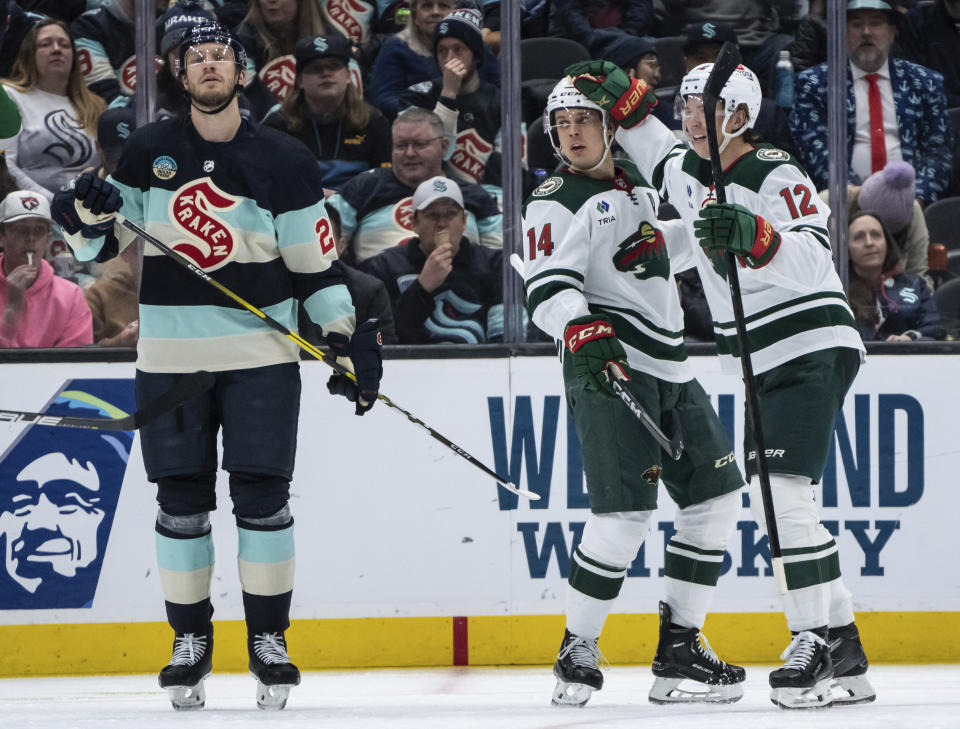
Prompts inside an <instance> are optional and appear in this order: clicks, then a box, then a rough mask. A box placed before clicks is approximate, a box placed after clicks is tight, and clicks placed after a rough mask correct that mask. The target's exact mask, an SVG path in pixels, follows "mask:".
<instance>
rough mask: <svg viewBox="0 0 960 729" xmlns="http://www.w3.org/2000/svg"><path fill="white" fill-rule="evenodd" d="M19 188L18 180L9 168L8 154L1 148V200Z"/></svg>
mask: <svg viewBox="0 0 960 729" xmlns="http://www.w3.org/2000/svg"><path fill="white" fill-rule="evenodd" d="M16 189H17V181H16V180H15V179H14V178H13V175H11V174H10V170H9V169H7V156H6V155H5V154H4V153H3V150H2V149H0V200H3V198H5V197H6V196H7V195H9V194H10V193H11V192H13V191H14V190H16Z"/></svg>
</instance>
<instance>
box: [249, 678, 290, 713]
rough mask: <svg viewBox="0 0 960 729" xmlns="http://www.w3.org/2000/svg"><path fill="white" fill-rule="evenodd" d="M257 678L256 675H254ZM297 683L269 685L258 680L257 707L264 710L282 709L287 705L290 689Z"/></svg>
mask: <svg viewBox="0 0 960 729" xmlns="http://www.w3.org/2000/svg"><path fill="white" fill-rule="evenodd" d="M254 678H256V676H254ZM294 686H296V684H294V683H287V684H277V685H275V686H268V685H267V684H265V683H263V682H261V681H260V680H259V679H258V680H257V708H258V709H261V710H263V711H281V710H282V709H283V708H284V707H285V706H286V705H287V697H289V696H290V689H292V688H293V687H294Z"/></svg>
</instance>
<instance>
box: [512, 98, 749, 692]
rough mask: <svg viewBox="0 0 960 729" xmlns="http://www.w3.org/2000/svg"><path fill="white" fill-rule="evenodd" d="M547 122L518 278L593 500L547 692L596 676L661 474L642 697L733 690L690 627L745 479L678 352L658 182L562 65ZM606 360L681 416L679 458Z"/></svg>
mask: <svg viewBox="0 0 960 729" xmlns="http://www.w3.org/2000/svg"><path fill="white" fill-rule="evenodd" d="M544 128H545V130H546V131H547V133H548V134H549V136H550V141H551V143H552V145H553V148H554V150H555V151H556V152H557V154H558V156H560V158H561V159H562V161H563V162H564V164H565V165H566V167H565V169H564V170H563V171H562V172H560V173H558V174H556V175H554V176H553V177H550V178H548V179H547V180H545V181H544V182H543V183H542V184H541V185H540V186H539V187H538V188H537V189H536V190H534V192H533V193H532V194H531V196H530V197H529V198H528V200H527V201H526V204H525V205H524V208H523V230H524V279H525V286H526V292H527V297H528V302H529V309H530V315H531V318H532V320H533V321H534V323H536V324H537V326H539V327H540V328H541V329H542V330H543V331H545V332H546V333H547V334H549V335H551V336H552V337H554V338H555V339H556V340H558V342H561V343H562V345H561V352H562V354H563V357H562V359H563V377H564V387H565V392H566V398H567V407H568V408H569V411H570V413H571V415H572V417H573V420H574V423H575V424H576V428H577V435H578V437H579V439H580V445H581V450H582V452H583V463H584V469H585V472H586V477H587V478H586V480H587V490H588V493H589V496H590V508H591V514H590V516H589V518H588V520H587V524H586V526H585V528H584V531H583V538H582V540H581V541H580V543H579V545H578V546H577V548H576V549H575V551H574V554H573V563H572V565H571V570H570V578H569V585H568V590H567V611H566V613H567V624H566V632H565V634H564V638H563V642H562V644H561V647H560V652H559V655H558V656H557V662H556V664H555V666H554V674H555V675H556V678H557V685H556V688H555V690H554V693H553V703H554V704H557V705H568V706H569V705H574V706H582V705H583V704H584V703H586V701H587V700H588V699H589V698H590V695H591V693H592V692H593V691H595V690H597V689H600V688H601V687H602V686H603V674H602V673H601V671H600V670H599V668H598V666H599V664H600V663H602V662H603V658H602V655H601V653H600V650H599V647H598V643H597V641H598V638H599V636H600V632H601V629H602V628H603V624H604V621H605V620H606V617H607V615H608V613H609V612H610V610H611V609H612V607H613V604H614V601H615V599H616V597H617V596H618V595H619V593H620V589H621V587H622V585H623V581H624V578H625V577H626V574H627V569H628V568H629V566H630V564H631V563H632V562H633V560H634V559H635V558H636V556H637V552H638V550H639V549H640V546H641V545H642V544H643V541H644V537H645V536H646V533H647V531H648V529H649V527H650V518H651V514H652V513H653V510H654V509H655V508H656V505H657V489H658V485H659V483H660V481H661V479H662V481H663V483H664V485H665V487H666V489H667V492H668V493H669V494H670V496H671V497H672V498H673V500H674V501H675V502H676V504H677V506H678V511H677V515H676V528H677V532H676V534H675V535H674V536H673V537H672V538H671V539H670V542H669V544H668V545H667V550H666V562H665V575H666V579H665V583H666V596H665V598H664V600H663V601H662V602H661V603H660V640H659V645H658V648H657V653H656V656H655V658H654V661H653V672H654V675H655V676H656V678H655V680H654V685H653V687H652V688H651V690H650V694H649V698H650V700H651V701H653V702H656V703H672V702H694V701H699V702H717V703H719V702H731V701H736V700H738V699H739V698H740V697H741V696H742V695H743V687H742V684H743V681H744V678H745V673H744V670H743V669H742V668H740V667H739V666H733V665H730V664H727V663H725V662H723V661H722V660H720V659H719V658H717V656H716V654H714V652H713V651H712V650H711V649H710V647H709V645H708V644H707V642H706V639H705V638H703V636H701V634H700V629H701V627H702V626H703V622H704V619H705V617H706V613H707V610H708V607H709V604H710V600H711V598H712V595H713V592H714V588H715V586H716V583H717V579H718V577H719V575H720V567H721V563H722V561H723V554H724V548H725V546H726V544H727V540H728V539H729V537H730V534H731V533H732V532H733V531H734V529H735V527H736V520H737V516H738V514H739V511H740V488H741V487H742V485H743V480H742V478H741V476H740V472H739V471H738V469H737V467H736V465H735V459H734V458H733V454H732V453H731V452H730V445H729V443H728V442H727V440H726V436H725V435H724V432H723V429H722V428H721V425H720V422H719V419H718V417H717V414H716V413H715V412H714V410H713V408H712V407H711V405H710V401H709V399H708V398H707V396H706V394H705V393H704V391H703V388H702V387H701V386H700V384H699V383H698V382H697V381H696V380H694V379H693V376H692V374H691V372H690V368H689V365H688V363H687V355H686V351H685V349H684V345H683V314H682V312H681V309H680V300H679V296H678V294H677V289H676V285H675V284H674V281H673V277H672V264H673V263H674V262H673V261H671V259H670V258H669V257H668V256H667V251H666V248H665V245H664V230H663V226H662V223H661V222H660V221H658V220H657V203H658V198H657V195H656V191H655V190H654V188H652V187H651V186H650V185H649V184H648V183H647V182H646V181H645V180H644V178H643V177H641V176H640V175H639V174H638V173H637V170H636V168H635V167H634V166H633V165H631V164H629V163H627V164H624V165H619V163H618V164H617V165H615V164H614V160H613V158H612V156H611V154H610V143H611V140H612V137H613V126H612V124H611V123H610V122H609V117H608V115H607V114H606V112H604V111H603V110H601V109H600V108H599V107H598V106H597V105H596V104H594V103H593V102H591V101H589V100H588V99H586V98H585V97H584V96H583V95H582V94H581V93H580V92H578V91H577V90H576V89H575V88H574V87H573V85H572V83H571V82H570V80H569V79H565V80H563V81H561V82H560V83H559V84H557V86H556V87H555V88H554V90H553V92H552V93H551V95H550V97H549V100H548V102H547V108H546V111H545V113H544ZM612 376H615V377H617V378H618V379H619V380H620V381H621V384H623V385H624V386H625V387H626V388H628V389H629V391H630V392H631V393H632V394H633V396H634V397H635V398H636V399H637V400H639V401H640V403H641V404H642V405H643V407H644V408H645V409H646V410H647V412H648V413H649V414H650V415H651V416H652V417H653V419H654V420H655V421H657V423H658V424H659V425H660V426H661V428H662V429H663V430H666V431H668V432H673V433H675V432H676V429H677V428H679V429H680V430H682V432H683V434H684V436H685V441H686V448H685V450H684V451H683V454H682V455H681V457H680V458H679V460H672V459H671V458H670V456H669V455H666V454H665V451H663V450H662V449H661V448H660V446H659V445H658V444H657V442H656V441H655V440H654V438H653V437H652V436H651V434H650V433H649V432H647V430H646V429H645V428H644V427H643V426H642V425H641V423H640V421H639V420H637V418H636V417H635V416H634V414H633V412H631V410H629V409H628V408H627V407H626V405H624V404H623V403H622V402H620V401H619V400H616V399H614V397H613V390H612V389H611V385H610V381H609V380H608V377H612Z"/></svg>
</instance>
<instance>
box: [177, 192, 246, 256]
mask: <svg viewBox="0 0 960 729" xmlns="http://www.w3.org/2000/svg"><path fill="white" fill-rule="evenodd" d="M242 201H243V199H242V198H239V197H235V196H233V195H228V194H227V193H225V192H224V191H223V190H221V189H220V188H219V187H217V186H216V185H215V184H214V183H213V180H211V179H210V178H209V177H204V178H201V179H199V180H194V181H192V182H189V183H187V184H186V185H184V186H183V187H181V188H180V189H179V190H177V191H176V192H175V193H174V194H173V196H172V197H171V198H170V205H169V208H170V209H169V212H170V220H171V221H173V223H174V225H176V226H177V228H179V229H180V230H181V231H182V232H184V233H186V235H187V236H188V238H187V240H181V241H177V242H176V243H174V244H173V246H172V247H173V249H174V250H175V251H177V252H178V253H181V254H183V255H185V256H186V257H187V258H189V259H190V260H191V261H193V262H194V263H196V264H197V265H198V266H199V267H200V268H202V269H203V270H205V271H213V270H216V269H218V268H220V267H221V266H224V265H226V264H227V263H229V262H230V261H232V260H233V259H234V258H235V257H236V255H237V240H238V237H237V234H236V231H234V229H233V228H232V227H231V226H230V225H229V224H227V222H226V221H224V220H223V218H221V217H219V216H217V215H215V213H225V212H227V211H228V210H233V209H234V208H235V207H237V206H238V205H239V204H240V203H241V202H242Z"/></svg>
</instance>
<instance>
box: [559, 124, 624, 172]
mask: <svg viewBox="0 0 960 729" xmlns="http://www.w3.org/2000/svg"><path fill="white" fill-rule="evenodd" d="M604 128H606V113H605V112H604ZM612 144H613V135H612V134H610V135H609V136H608V135H606V134H604V140H603V156H602V157H601V158H600V161H599V162H597V163H596V164H595V165H594V166H593V167H587V168H586V169H584V168H583V167H577V166H576V165H575V164H573V162H571V161H570V160H569V159H567V156H566V155H565V154H563V153H562V152H560V151H558V150H557V149H554V152H555V153H556V156H557V157H559V158H560V161H561V162H563V164H565V165H566V166H567V167H569V168H570V169H571V170H574V171H576V172H593V171H594V170H595V169H597V168H599V167H602V166H603V163H604V162H606V161H607V157H609V156H610V145H612Z"/></svg>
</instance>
